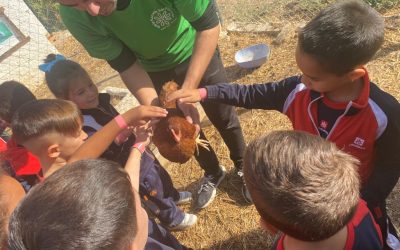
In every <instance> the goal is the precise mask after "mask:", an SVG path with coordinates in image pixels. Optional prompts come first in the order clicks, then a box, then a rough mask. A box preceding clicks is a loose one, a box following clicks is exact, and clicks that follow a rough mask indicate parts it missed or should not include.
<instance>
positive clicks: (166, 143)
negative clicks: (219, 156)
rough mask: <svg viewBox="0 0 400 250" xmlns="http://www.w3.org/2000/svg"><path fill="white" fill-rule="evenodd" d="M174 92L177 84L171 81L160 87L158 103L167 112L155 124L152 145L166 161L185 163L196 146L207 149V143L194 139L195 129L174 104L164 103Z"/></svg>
mask: <svg viewBox="0 0 400 250" xmlns="http://www.w3.org/2000/svg"><path fill="white" fill-rule="evenodd" d="M176 90H178V84H176V83H175V82H173V81H170V82H167V83H165V84H164V86H163V87H162V90H161V93H160V96H159V98H160V103H161V106H162V107H163V108H165V109H167V110H168V115H167V117H165V118H163V119H161V120H160V122H158V123H157V127H156V129H155V130H154V134H153V143H154V145H156V147H157V148H158V151H159V152H160V154H161V155H162V156H163V157H164V158H166V159H167V160H169V161H172V162H178V163H185V162H187V161H188V160H189V159H190V158H191V157H192V156H193V155H194V154H195V152H196V149H197V144H199V145H200V146H202V147H205V148H206V149H208V142H207V141H204V140H201V139H199V138H198V137H197V138H196V127H195V126H194V125H193V124H191V123H189V122H188V121H187V120H186V119H185V117H184V115H183V113H182V111H180V110H179V109H178V108H177V107H176V103H175V102H167V101H166V97H167V95H168V94H169V93H171V92H173V91H176Z"/></svg>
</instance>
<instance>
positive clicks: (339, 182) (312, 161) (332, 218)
mask: <svg viewBox="0 0 400 250" xmlns="http://www.w3.org/2000/svg"><path fill="white" fill-rule="evenodd" d="M357 164H358V161H357V160H356V159H355V158H354V157H352V156H350V155H348V154H346V153H344V152H343V151H341V150H339V149H338V148H337V147H336V145H335V144H333V143H332V142H329V141H326V140H325V139H323V138H321V137H319V136H315V135H311V134H308V133H305V132H299V131H274V132H271V133H269V134H268V135H266V136H263V137H261V138H257V139H255V140H253V141H251V142H250V143H249V145H248V147H247V149H246V154H245V157H244V169H243V170H244V179H245V181H246V185H247V187H248V190H249V192H250V195H251V197H252V199H253V202H254V205H255V207H256V209H257V211H258V213H259V214H260V216H261V218H262V219H263V220H264V221H266V222H267V223H268V224H271V225H273V226H274V227H275V228H277V229H278V230H280V231H282V232H283V233H285V234H287V235H289V236H291V237H294V238H296V239H300V240H304V241H319V240H323V239H327V238H329V237H331V236H332V235H334V234H336V233H337V232H338V231H339V230H340V229H342V228H343V227H344V226H346V224H347V223H348V222H349V221H350V220H351V218H352V217H353V214H354V212H355V209H356V207H357V205H358V202H359V187H360V181H359V175H358V172H357Z"/></svg>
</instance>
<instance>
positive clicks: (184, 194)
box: [175, 191, 192, 205]
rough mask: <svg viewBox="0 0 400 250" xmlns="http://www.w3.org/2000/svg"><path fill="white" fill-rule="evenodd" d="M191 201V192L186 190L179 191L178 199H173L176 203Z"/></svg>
mask: <svg viewBox="0 0 400 250" xmlns="http://www.w3.org/2000/svg"><path fill="white" fill-rule="evenodd" d="M191 201H192V193H191V192H188V191H180V192H179V200H177V201H175V204H176V205H182V204H186V203H189V202H191Z"/></svg>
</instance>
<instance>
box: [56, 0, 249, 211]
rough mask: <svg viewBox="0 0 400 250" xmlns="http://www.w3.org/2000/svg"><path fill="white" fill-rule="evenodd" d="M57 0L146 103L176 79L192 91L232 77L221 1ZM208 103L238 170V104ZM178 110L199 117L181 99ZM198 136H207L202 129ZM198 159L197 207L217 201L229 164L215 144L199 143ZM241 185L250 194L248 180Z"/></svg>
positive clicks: (92, 49) (81, 35) (90, 47)
mask: <svg viewBox="0 0 400 250" xmlns="http://www.w3.org/2000/svg"><path fill="white" fill-rule="evenodd" d="M57 1H58V2H59V3H60V5H61V6H60V14H61V17H62V20H63V22H64V24H65V25H66V26H67V28H68V30H69V31H70V32H71V34H72V35H73V36H74V37H75V38H76V39H77V40H78V41H79V42H80V43H82V45H83V46H84V47H85V49H86V50H87V51H88V53H89V54H90V55H91V56H93V57H96V58H100V59H104V60H106V61H107V62H108V63H109V64H110V66H111V67H112V68H114V69H115V70H117V71H118V72H119V74H120V76H121V78H122V80H123V81H124V83H125V85H126V86H127V87H128V89H129V90H130V91H131V92H132V94H133V95H134V96H135V97H136V98H137V99H138V101H139V102H140V103H141V104H144V105H150V104H153V105H154V104H158V95H157V93H159V91H160V89H161V87H162V85H163V84H164V83H165V82H167V81H170V80H175V81H176V82H177V83H178V84H180V85H181V87H182V88H188V89H193V88H198V87H199V86H204V85H210V84H215V83H219V82H227V78H226V74H225V70H224V67H223V65H222V61H221V58H220V55H219V51H218V49H217V41H218V36H219V31H220V25H219V18H218V14H217V11H216V6H215V3H214V1H215V0H57ZM202 105H203V108H204V110H205V112H206V114H207V116H208V117H209V119H210V121H211V122H212V123H213V124H214V126H215V127H216V128H217V129H218V131H219V132H220V134H221V136H222V138H223V139H224V141H225V143H226V145H227V146H228V148H229V150H230V157H231V159H232V161H233V162H234V164H235V167H236V170H237V171H238V174H239V175H240V174H241V169H242V164H243V153H244V149H245V143H244V139H243V134H242V130H241V127H240V123H239V120H238V117H237V114H236V112H235V110H234V108H233V107H232V106H228V105H224V104H216V103H215V104H209V103H202ZM180 108H181V109H182V111H183V112H184V114H185V115H186V117H187V119H188V120H189V121H191V119H192V118H191V117H195V115H193V114H195V113H196V112H197V110H196V109H195V108H194V106H191V105H187V104H185V105H183V104H180ZM195 122H198V121H195ZM200 137H201V138H203V139H205V136H204V134H203V133H202V132H201V131H200ZM196 159H197V161H198V162H199V164H200V166H201V167H202V168H203V169H204V170H205V175H204V177H203V179H202V181H201V185H200V189H199V191H198V194H199V195H198V196H197V197H198V198H197V200H196V204H195V206H196V207H197V208H204V207H206V206H207V205H208V204H210V203H211V201H212V200H213V199H214V197H215V194H216V187H217V186H218V185H219V183H220V182H221V181H222V179H223V178H224V176H225V170H224V169H223V168H222V167H221V166H220V165H219V162H218V159H217V156H216V154H215V152H214V151H213V150H212V149H211V150H210V151H207V150H204V149H202V148H200V152H199V155H198V156H196ZM243 191H244V194H248V193H247V190H246V188H245V186H243ZM245 197H246V196H245ZM247 197H249V196H248V195H247Z"/></svg>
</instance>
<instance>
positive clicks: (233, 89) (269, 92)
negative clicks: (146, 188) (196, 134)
mask: <svg viewBox="0 0 400 250" xmlns="http://www.w3.org/2000/svg"><path fill="white" fill-rule="evenodd" d="M300 79H301V78H300V76H293V77H289V78H286V79H284V80H282V81H279V82H271V83H261V84H253V85H240V84H230V83H223V84H217V85H211V86H206V89H207V99H206V100H207V101H217V102H221V103H225V104H229V105H232V106H237V107H243V108H248V109H273V110H277V111H280V112H283V107H284V105H285V102H286V99H287V97H288V96H289V94H290V93H291V92H292V91H293V90H294V89H295V88H296V86H297V85H298V84H299V83H300V82H301V81H300Z"/></svg>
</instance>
